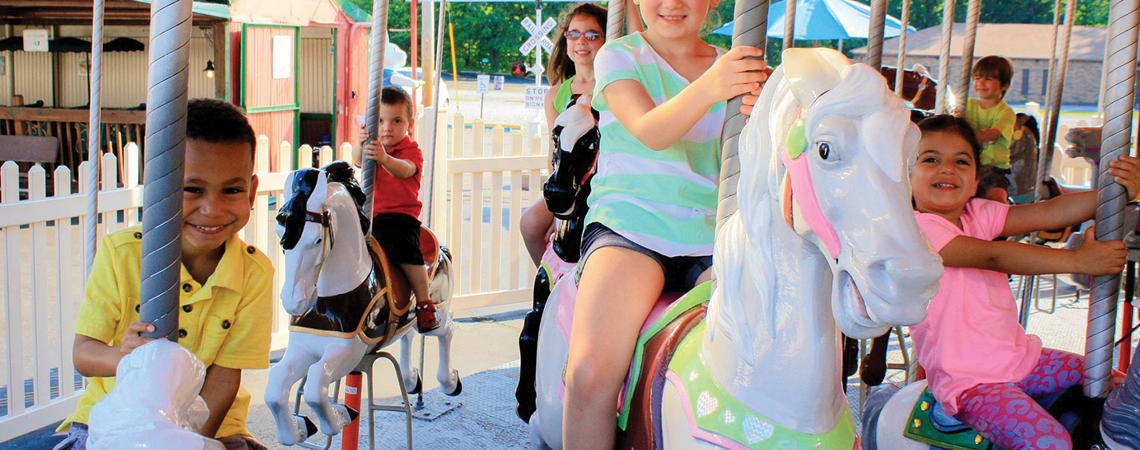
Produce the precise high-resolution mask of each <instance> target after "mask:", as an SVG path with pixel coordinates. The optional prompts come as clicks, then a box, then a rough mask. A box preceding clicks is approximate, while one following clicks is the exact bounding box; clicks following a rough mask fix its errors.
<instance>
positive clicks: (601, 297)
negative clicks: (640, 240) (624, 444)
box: [562, 247, 665, 450]
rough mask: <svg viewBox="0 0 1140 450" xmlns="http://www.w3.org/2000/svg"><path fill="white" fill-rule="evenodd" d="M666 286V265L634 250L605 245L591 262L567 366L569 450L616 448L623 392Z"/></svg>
mask: <svg viewBox="0 0 1140 450" xmlns="http://www.w3.org/2000/svg"><path fill="white" fill-rule="evenodd" d="M664 283H665V275H664V273H663V272H662V271H661V266H660V265H658V264H657V262H656V261H654V260H653V259H652V258H650V257H648V256H646V255H644V254H642V253H638V252H636V251H633V250H629V249H625V248H619V247H603V248H600V249H598V250H596V251H594V253H593V255H591V256H590V258H589V259H588V260H587V261H586V266H585V268H584V269H583V271H582V279H581V281H580V283H579V287H578V299H577V304H576V305H575V308H574V326H573V330H572V331H571V339H570V354H569V356H568V358H567V362H566V364H567V368H566V369H567V370H566V406H565V409H564V412H563V419H562V439H563V445H564V447H565V448H566V449H567V450H574V449H609V448H613V447H614V440H615V430H616V427H617V424H616V417H615V410H616V404H617V397H618V391H619V390H620V389H621V385H622V382H623V381H625V376H626V372H627V371H628V370H629V361H630V359H631V358H633V348H634V345H635V344H636V341H637V334H638V332H639V331H640V329H641V325H642V323H643V322H644V321H645V318H646V316H648V315H649V310H650V309H652V307H653V303H654V302H655V301H656V300H657V298H658V297H659V296H660V295H661V289H662V286H663V285H664Z"/></svg>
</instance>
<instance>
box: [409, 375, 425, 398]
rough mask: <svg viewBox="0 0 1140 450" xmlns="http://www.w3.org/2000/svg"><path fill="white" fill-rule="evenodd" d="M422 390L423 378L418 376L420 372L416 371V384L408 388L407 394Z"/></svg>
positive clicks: (417, 392)
mask: <svg viewBox="0 0 1140 450" xmlns="http://www.w3.org/2000/svg"><path fill="white" fill-rule="evenodd" d="M423 390H424V379H423V377H421V376H420V374H418V373H417V374H416V385H415V386H414V387H412V388H411V389H408V394H419V393H420V392H421V391H423Z"/></svg>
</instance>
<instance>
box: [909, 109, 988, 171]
mask: <svg viewBox="0 0 1140 450" xmlns="http://www.w3.org/2000/svg"><path fill="white" fill-rule="evenodd" d="M918 129H919V130H922V134H923V135H924V136H925V135H927V134H930V133H951V134H956V135H958V136H960V137H961V138H962V139H965V140H966V142H967V143H969V144H970V149H971V150H973V153H974V171H975V172H976V171H978V170H980V168H981V161H982V144H979V143H978V135H977V134H976V133H974V129H973V128H972V127H970V123H969V122H967V121H966V119H963V118H960V117H956V116H953V115H950V114H939V115H936V116H931V117H930V118H927V119H925V120H923V121H922V122H919V123H918Z"/></svg>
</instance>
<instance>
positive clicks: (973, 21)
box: [939, 0, 982, 105]
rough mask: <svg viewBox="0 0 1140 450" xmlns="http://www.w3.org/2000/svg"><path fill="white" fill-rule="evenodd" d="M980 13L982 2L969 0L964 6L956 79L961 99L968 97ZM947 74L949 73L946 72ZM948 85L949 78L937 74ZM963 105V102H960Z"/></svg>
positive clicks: (980, 0)
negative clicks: (959, 72)
mask: <svg viewBox="0 0 1140 450" xmlns="http://www.w3.org/2000/svg"><path fill="white" fill-rule="evenodd" d="M981 12H982V0H970V1H969V3H967V4H966V40H965V41H962V73H961V77H960V78H959V79H958V92H959V95H961V96H962V98H963V99H966V98H969V97H970V80H972V79H973V77H972V76H971V73H970V72H971V70H972V69H973V67H974V44H975V43H976V42H977V37H978V16H979V15H980V14H981ZM947 74H949V72H947ZM939 76H941V77H942V79H943V80H946V81H947V83H946V84H947V85H949V84H950V83H949V81H950V77H949V76H945V75H942V74H939ZM962 104H963V105H965V102H964V101H963V102H962Z"/></svg>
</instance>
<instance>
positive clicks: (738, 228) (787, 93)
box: [520, 49, 942, 449]
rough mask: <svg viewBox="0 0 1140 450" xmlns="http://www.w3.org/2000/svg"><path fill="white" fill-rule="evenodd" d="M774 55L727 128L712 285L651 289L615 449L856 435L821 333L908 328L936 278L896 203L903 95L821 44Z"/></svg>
mask: <svg viewBox="0 0 1140 450" xmlns="http://www.w3.org/2000/svg"><path fill="white" fill-rule="evenodd" d="M783 61H784V64H783V65H782V66H781V67H779V68H777V69H776V70H775V72H774V73H773V74H772V76H771V77H770V78H769V80H768V83H767V86H766V87H765V88H764V90H763V92H762V94H761V96H760V98H759V101H758V103H757V106H756V108H755V109H754V111H753V114H752V118H751V120H750V122H749V124H748V125H747V126H746V127H745V128H744V131H743V133H742V134H741V140H740V149H739V150H740V151H739V154H740V168H741V174H740V178H739V190H738V202H737V203H738V204H739V205H740V210H739V211H738V212H736V213H735V214H734V215H733V216H732V217H730V218H729V219H728V220H727V222H726V224H725V225H724V226H723V227H722V228H721V229H720V230H719V232H718V234H717V237H716V246H715V250H714V260H715V261H716V264H715V265H714V268H713V270H714V272H715V274H716V281H715V282H709V283H705V284H702V285H699V286H697V287H695V288H694V289H693V290H691V291H689V292H688V293H684V294H683V295H680V294H681V293H672V294H665V295H664V296H663V298H662V299H661V301H660V302H659V304H658V305H657V306H656V307H655V308H654V310H653V312H652V313H651V314H650V316H649V318H648V319H647V321H646V323H645V325H644V327H643V329H642V333H641V336H640V337H639V340H638V344H637V346H636V350H635V353H634V358H633V361H632V364H631V368H630V375H629V378H628V383H627V386H626V387H625V389H623V395H622V399H621V401H620V402H619V405H618V406H617V411H616V413H617V414H618V417H619V419H618V425H619V428H621V431H620V433H619V436H620V437H619V439H620V442H619V448H623V449H625V448H634V449H651V448H662V447H669V448H696V447H719V448H733V449H741V448H827V449H853V448H858V445H859V444H858V443H859V441H858V438H857V436H856V432H855V426H854V420H853V419H852V417H851V415H850V412H849V409H848V407H847V401H846V397H844V395H843V392H842V390H841V388H840V384H839V382H838V380H839V370H840V367H839V366H840V359H839V352H838V348H839V331H840V330H842V331H843V332H844V333H846V334H848V335H850V336H854V337H859V338H868V337H873V336H878V335H880V334H882V333H883V332H885V331H886V330H887V329H888V328H889V327H891V326H896V325H912V324H916V323H918V322H919V321H921V320H922V318H923V317H924V315H925V312H926V305H927V302H928V301H929V299H930V298H931V297H932V296H933V294H934V291H935V289H937V282H938V279H939V277H940V276H941V273H942V271H941V264H940V260H939V258H938V257H937V256H936V255H934V254H933V253H931V252H930V250H929V249H928V246H927V245H926V243H925V240H924V238H923V236H922V234H921V232H920V231H919V229H918V226H917V224H916V223H915V221H914V216H913V214H912V213H911V212H910V211H911V206H910V193H909V192H910V190H909V186H908V183H907V170H908V168H909V162H910V161H911V160H912V159H913V158H914V155H915V151H916V146H917V142H918V129H917V128H916V127H915V126H914V125H912V124H911V123H910V118H909V116H910V112H909V110H908V108H907V107H906V106H905V105H904V104H903V103H902V101H901V100H900V99H899V98H898V97H897V96H895V95H894V94H893V93H891V91H889V90H887V88H886V84H885V83H883V82H882V77H881V75H879V73H878V72H877V71H875V70H874V69H872V68H870V67H869V66H866V65H862V64H852V63H851V62H850V61H848V60H847V58H845V57H843V56H842V55H841V54H839V53H838V52H835V51H834V50H827V49H789V50H786V51H785V52H784V58H783ZM714 285H715V287H714ZM576 289H577V287H576V285H575V280H574V277H572V276H569V277H567V276H562V277H560V278H559V279H558V281H557V282H556V283H554V288H553V291H552V292H551V293H550V295H549V298H548V300H547V301H546V305H545V308H544V310H543V311H542V313H541V314H542V320H541V325H540V326H539V333H538V342H537V352H536V356H537V372H536V378H535V386H534V387H535V390H536V394H537V396H536V397H537V398H536V402H535V410H534V413H533V414H531V415H530V417H529V419H530V421H529V422H530V431H531V442H532V446H533V447H535V448H561V447H562V413H563V411H562V406H563V405H562V397H563V394H564V390H565V386H564V384H563V382H562V374H563V371H564V368H565V363H566V356H567V351H568V350H567V342H569V339H570V336H569V333H570V330H571V326H572V323H571V321H572V320H573V308H574V300H575V295H576ZM528 320H529V318H528ZM522 387H523V386H520V388H522ZM520 406H521V402H520ZM520 412H521V411H520ZM582 431H583V432H588V430H582Z"/></svg>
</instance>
